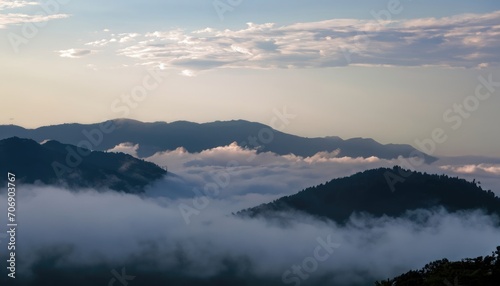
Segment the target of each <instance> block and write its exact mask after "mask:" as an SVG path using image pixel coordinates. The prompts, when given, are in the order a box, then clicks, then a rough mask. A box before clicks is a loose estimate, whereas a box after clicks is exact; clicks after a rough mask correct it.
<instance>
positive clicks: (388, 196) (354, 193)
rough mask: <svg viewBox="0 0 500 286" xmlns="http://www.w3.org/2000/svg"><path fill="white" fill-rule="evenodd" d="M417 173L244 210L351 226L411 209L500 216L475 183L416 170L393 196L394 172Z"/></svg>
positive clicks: (350, 180)
mask: <svg viewBox="0 0 500 286" xmlns="http://www.w3.org/2000/svg"><path fill="white" fill-rule="evenodd" d="M403 171H404V172H411V171H409V170H403V169H400V168H399V167H394V168H393V169H387V168H380V169H374V170H368V171H365V172H362V173H357V174H355V175H352V176H350V177H345V178H340V179H334V180H332V181H330V182H327V183H326V184H321V185H319V186H316V187H311V188H308V189H305V190H303V191H301V192H299V193H297V194H295V195H292V196H286V197H282V198H280V199H278V200H276V201H274V202H271V203H268V204H263V205H260V206H257V207H255V208H250V209H247V210H244V211H242V212H240V213H239V214H240V215H247V216H251V217H254V216H264V217H266V216H273V215H275V214H277V213H279V212H282V211H290V210H293V211H301V212H305V213H308V214H311V215H314V216H318V217H324V218H329V219H332V220H334V221H337V222H339V223H343V222H346V221H347V220H348V218H349V217H350V216H351V215H352V214H353V213H361V212H363V213H369V214H371V215H374V216H377V217H380V216H383V215H388V216H392V217H398V216H400V215H402V214H404V213H405V212H406V211H409V210H415V209H432V208H435V207H439V206H442V207H444V208H445V209H447V210H448V211H450V212H455V211H461V210H472V209H484V210H485V211H486V212H487V213H495V214H497V215H500V198H498V197H495V195H494V193H493V192H491V191H484V190H482V189H481V188H480V187H478V186H477V185H476V184H475V183H472V182H468V181H466V180H463V179H458V178H450V177H448V176H444V175H429V174H426V173H424V174H423V173H419V172H411V174H410V175H409V176H408V177H407V178H406V179H405V180H404V181H403V182H398V183H397V184H396V185H395V191H394V192H392V191H391V189H390V187H389V184H388V182H387V179H386V175H387V174H389V173H388V172H392V173H393V174H399V173H400V172H403Z"/></svg>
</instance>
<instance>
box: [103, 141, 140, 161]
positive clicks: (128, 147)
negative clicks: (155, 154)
mask: <svg viewBox="0 0 500 286" xmlns="http://www.w3.org/2000/svg"><path fill="white" fill-rule="evenodd" d="M137 150H139V144H132V143H129V142H126V143H121V144H118V145H116V146H115V147H113V148H112V149H109V150H108V152H115V153H125V154H128V155H131V156H134V157H136V158H138V157H139V156H138V155H137Z"/></svg>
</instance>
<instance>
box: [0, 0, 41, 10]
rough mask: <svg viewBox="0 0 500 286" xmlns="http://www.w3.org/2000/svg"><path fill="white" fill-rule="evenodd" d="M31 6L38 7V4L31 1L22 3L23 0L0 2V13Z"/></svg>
mask: <svg viewBox="0 0 500 286" xmlns="http://www.w3.org/2000/svg"><path fill="white" fill-rule="evenodd" d="M33 5H39V3H37V2H33V1H23V0H0V11H1V10H7V9H15V8H22V7H26V6H33Z"/></svg>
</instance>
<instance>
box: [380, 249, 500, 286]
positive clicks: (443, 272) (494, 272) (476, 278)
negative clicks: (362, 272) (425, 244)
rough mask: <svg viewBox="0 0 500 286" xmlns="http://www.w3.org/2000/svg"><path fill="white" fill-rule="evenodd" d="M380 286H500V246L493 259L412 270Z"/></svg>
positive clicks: (439, 262) (437, 263) (442, 262)
mask: <svg viewBox="0 0 500 286" xmlns="http://www.w3.org/2000/svg"><path fill="white" fill-rule="evenodd" d="M375 285H376V286H393V285H398V286H414V285H419V286H434V285H446V286H458V285H464V286H465V285H471V286H473V285H480V286H498V285H500V246H498V247H497V249H496V251H494V252H493V253H492V254H491V255H487V256H485V257H482V256H480V257H477V258H473V259H472V258H467V259H463V260H462V261H456V262H450V261H448V259H442V260H437V261H434V262H431V263H429V264H427V265H425V267H424V268H422V269H421V270H417V271H415V270H412V271H409V272H407V273H405V274H402V275H400V276H398V277H396V278H393V279H387V280H385V281H380V282H375Z"/></svg>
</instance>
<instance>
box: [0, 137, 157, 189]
mask: <svg viewBox="0 0 500 286" xmlns="http://www.w3.org/2000/svg"><path fill="white" fill-rule="evenodd" d="M0 161H2V164H0V173H4V174H6V173H7V172H11V173H14V174H16V178H17V180H18V181H21V182H23V183H26V184H36V183H39V182H40V183H43V184H45V185H56V186H57V185H59V186H68V187H76V188H110V189H112V190H116V191H122V192H126V193H141V192H143V191H144V188H145V187H146V186H147V185H149V184H150V183H151V182H153V181H155V180H157V179H160V178H162V177H163V176H164V175H165V174H166V171H165V170H163V169H162V168H160V167H158V166H156V165H155V164H153V163H151V162H145V161H143V160H140V159H137V158H135V157H132V156H130V155H127V154H124V153H111V152H110V153H108V152H101V151H91V150H88V149H85V148H80V147H77V146H73V145H69V144H63V143H60V142H57V141H55V140H50V141H47V142H45V143H43V144H39V143H37V142H36V141H34V140H32V139H24V138H19V137H11V138H7V139H3V140H0ZM3 180H5V178H0V181H3Z"/></svg>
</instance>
